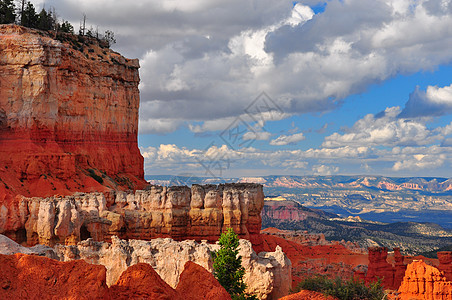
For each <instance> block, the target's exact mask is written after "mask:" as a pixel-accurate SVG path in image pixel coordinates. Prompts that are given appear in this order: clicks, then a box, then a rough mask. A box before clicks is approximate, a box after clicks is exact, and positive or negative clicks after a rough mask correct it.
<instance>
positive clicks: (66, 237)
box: [0, 183, 264, 246]
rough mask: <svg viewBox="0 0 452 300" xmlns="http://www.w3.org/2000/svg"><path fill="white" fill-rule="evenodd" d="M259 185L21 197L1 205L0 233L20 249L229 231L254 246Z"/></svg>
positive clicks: (204, 237) (258, 219) (260, 202)
mask: <svg viewBox="0 0 452 300" xmlns="http://www.w3.org/2000/svg"><path fill="white" fill-rule="evenodd" d="M263 199H264V195H263V191H262V186H261V185H257V184H243V183H241V184H225V185H206V186H199V185H193V186H192V187H191V188H188V187H161V186H150V187H149V188H148V189H147V190H138V191H136V192H134V193H126V192H120V191H119V192H116V193H109V194H107V197H106V196H105V194H102V193H89V194H84V193H77V194H74V195H72V196H65V197H57V196H54V197H48V198H39V197H34V198H25V197H20V198H18V199H17V201H15V202H14V203H13V204H12V205H10V206H6V205H4V204H0V233H3V234H6V235H8V236H9V237H11V238H13V239H14V240H16V241H17V242H19V243H27V244H28V245H34V244H37V243H40V244H46V245H51V246H52V245H54V244H56V243H60V244H76V243H77V242H79V241H81V240H84V239H86V238H90V237H91V238H93V239H94V240H96V241H104V240H106V241H109V240H110V238H111V236H112V235H117V236H119V237H120V238H127V239H129V238H130V239H141V240H149V239H151V238H156V237H172V238H174V239H177V240H182V239H194V240H199V241H200V240H209V241H212V242H214V241H216V240H218V237H219V236H220V234H221V232H223V231H225V230H226V229H227V228H229V227H231V228H233V229H234V231H235V232H236V233H237V234H239V236H240V237H242V238H246V239H250V240H252V241H253V243H254V244H255V243H256V241H258V240H259V238H260V235H259V231H260V226H261V216H260V212H261V210H262V206H263Z"/></svg>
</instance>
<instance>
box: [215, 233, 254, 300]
mask: <svg viewBox="0 0 452 300" xmlns="http://www.w3.org/2000/svg"><path fill="white" fill-rule="evenodd" d="M219 244H220V250H218V251H215V252H213V261H214V262H213V275H214V276H215V278H216V279H217V280H218V282H220V284H221V285H222V286H223V287H224V288H225V289H226V291H227V292H228V293H229V294H230V295H231V297H232V299H257V298H256V297H255V296H251V295H247V294H246V293H245V289H246V284H245V283H244V282H243V276H244V275H245V269H244V268H243V267H242V257H241V256H239V255H238V254H239V250H238V248H239V238H238V236H237V234H236V233H235V232H234V230H233V229H232V228H229V229H228V230H227V232H226V233H222V234H221V236H220V239H219Z"/></svg>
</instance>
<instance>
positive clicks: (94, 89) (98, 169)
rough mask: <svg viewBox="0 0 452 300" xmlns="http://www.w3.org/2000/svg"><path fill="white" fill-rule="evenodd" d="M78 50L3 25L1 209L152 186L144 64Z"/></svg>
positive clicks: (95, 48)
mask: <svg viewBox="0 0 452 300" xmlns="http://www.w3.org/2000/svg"><path fill="white" fill-rule="evenodd" d="M72 39H76V38H75V37H72ZM77 43H78V41H77ZM74 44H75V42H74V43H73V44H72V45H71V44H69V43H61V42H60V41H57V40H54V39H52V38H51V37H49V36H47V35H46V34H45V33H43V32H40V31H35V30H31V29H26V28H24V27H20V26H14V25H0V53H1V56H0V74H1V76H0V179H1V181H0V202H2V201H5V199H8V198H11V197H14V196H15V195H24V196H50V195H55V194H62V195H68V194H72V193H73V192H75V191H84V192H91V191H104V190H110V189H134V188H137V187H142V186H143V185H144V184H145V181H144V173H143V157H142V156H141V154H140V151H139V149H138V145H137V132H138V109H139V101H140V99H139V90H138V84H139V74H138V68H139V64H138V60H136V59H135V60H129V59H126V58H124V57H122V56H121V55H119V54H117V53H115V52H113V51H112V50H110V49H106V48H101V47H99V45H98V44H96V43H93V42H86V43H83V42H82V43H78V45H80V47H75V46H74Z"/></svg>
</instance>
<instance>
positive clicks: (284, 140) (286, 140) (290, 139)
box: [270, 132, 306, 146]
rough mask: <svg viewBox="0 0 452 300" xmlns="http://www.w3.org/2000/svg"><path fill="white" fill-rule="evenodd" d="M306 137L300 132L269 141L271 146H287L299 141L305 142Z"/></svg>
mask: <svg viewBox="0 0 452 300" xmlns="http://www.w3.org/2000/svg"><path fill="white" fill-rule="evenodd" d="M305 139H306V137H305V136H304V135H303V133H302V132H300V133H295V134H292V135H285V134H282V135H280V136H278V137H277V138H276V139H274V140H271V141H270V145H273V146H284V145H289V144H296V143H298V142H300V141H303V140H305Z"/></svg>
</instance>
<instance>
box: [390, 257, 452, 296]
mask: <svg viewBox="0 0 452 300" xmlns="http://www.w3.org/2000/svg"><path fill="white" fill-rule="evenodd" d="M399 293H400V295H399V297H400V300H418V299H419V300H421V299H422V300H437V299H439V300H450V299H452V281H448V280H447V279H446V277H445V276H444V273H442V272H441V271H439V270H438V269H437V268H435V267H432V266H429V265H427V264H426V263H424V262H423V261H422V260H420V261H413V262H412V263H411V264H409V265H408V267H407V270H406V273H405V277H404V278H403V281H402V284H401V286H400V288H399Z"/></svg>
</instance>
